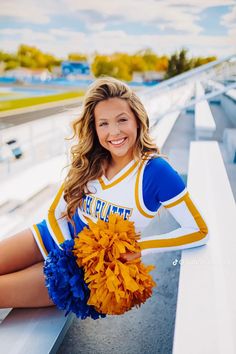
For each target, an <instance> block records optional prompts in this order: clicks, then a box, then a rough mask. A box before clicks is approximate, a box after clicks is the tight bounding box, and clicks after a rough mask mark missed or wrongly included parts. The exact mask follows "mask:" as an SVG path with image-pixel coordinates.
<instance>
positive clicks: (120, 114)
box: [98, 112, 129, 121]
mask: <svg viewBox="0 0 236 354" xmlns="http://www.w3.org/2000/svg"><path fill="white" fill-rule="evenodd" d="M123 114H127V115H129V113H128V112H122V113H119V114H118V115H117V116H115V118H118V117H120V116H122V115H123ZM98 120H99V121H101V120H107V118H98Z"/></svg>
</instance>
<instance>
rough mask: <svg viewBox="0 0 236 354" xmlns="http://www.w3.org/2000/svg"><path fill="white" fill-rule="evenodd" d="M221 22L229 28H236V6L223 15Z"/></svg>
mask: <svg viewBox="0 0 236 354" xmlns="http://www.w3.org/2000/svg"><path fill="white" fill-rule="evenodd" d="M221 24H222V25H223V26H226V27H228V28H236V6H234V7H232V8H231V11H230V12H228V13H227V14H225V15H223V16H222V18H221Z"/></svg>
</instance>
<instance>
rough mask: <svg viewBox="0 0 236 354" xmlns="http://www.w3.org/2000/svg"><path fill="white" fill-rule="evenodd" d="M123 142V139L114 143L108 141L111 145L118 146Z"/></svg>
mask: <svg viewBox="0 0 236 354" xmlns="http://www.w3.org/2000/svg"><path fill="white" fill-rule="evenodd" d="M124 140H125V138H123V139H121V140H114V141H112V140H111V141H110V143H111V144H113V145H119V144H121V143H123V141H124Z"/></svg>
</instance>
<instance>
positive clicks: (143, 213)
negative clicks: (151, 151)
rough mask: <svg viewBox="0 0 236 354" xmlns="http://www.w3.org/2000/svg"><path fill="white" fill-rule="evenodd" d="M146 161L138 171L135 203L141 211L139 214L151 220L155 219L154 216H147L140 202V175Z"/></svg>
mask: <svg viewBox="0 0 236 354" xmlns="http://www.w3.org/2000/svg"><path fill="white" fill-rule="evenodd" d="M144 162H145V160H144V161H142V162H141V165H140V167H139V169H138V174H137V177H136V181H135V202H136V205H137V208H138V210H139V212H140V213H141V214H142V215H144V216H145V217H146V218H150V219H152V218H153V217H154V215H150V214H147V213H146V212H145V211H144V210H143V209H142V207H141V204H140V201H139V179H140V174H141V171H142V168H143V165H144Z"/></svg>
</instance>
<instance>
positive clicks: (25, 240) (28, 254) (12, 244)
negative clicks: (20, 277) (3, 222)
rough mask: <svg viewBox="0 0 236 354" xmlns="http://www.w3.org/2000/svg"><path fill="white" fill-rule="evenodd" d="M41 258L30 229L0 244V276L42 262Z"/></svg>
mask: <svg viewBox="0 0 236 354" xmlns="http://www.w3.org/2000/svg"><path fill="white" fill-rule="evenodd" d="M42 261H43V256H42V254H41V252H40V250H39V248H38V246H37V243H36V241H35V239H34V236H33V234H32V232H31V231H30V229H26V230H23V231H21V232H19V233H17V234H16V235H14V236H11V237H9V238H6V239H4V240H2V241H1V242H0V275H3V274H8V273H12V272H15V271H17V270H21V269H24V268H27V267H29V266H31V265H33V264H35V263H38V262H42Z"/></svg>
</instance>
